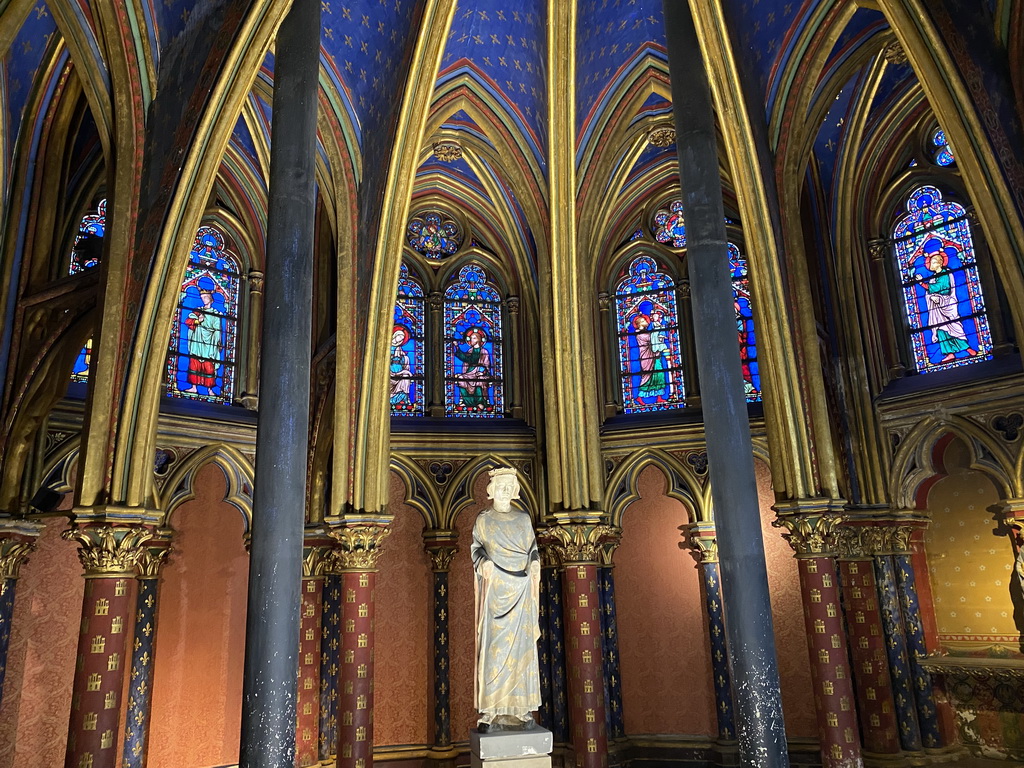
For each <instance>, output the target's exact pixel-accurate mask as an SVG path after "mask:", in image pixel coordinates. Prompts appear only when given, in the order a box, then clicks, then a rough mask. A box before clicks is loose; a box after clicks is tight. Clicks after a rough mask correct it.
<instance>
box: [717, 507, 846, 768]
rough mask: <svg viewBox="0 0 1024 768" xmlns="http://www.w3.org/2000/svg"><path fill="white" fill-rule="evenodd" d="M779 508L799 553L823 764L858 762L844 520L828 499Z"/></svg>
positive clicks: (837, 766) (838, 767)
mask: <svg viewBox="0 0 1024 768" xmlns="http://www.w3.org/2000/svg"><path fill="white" fill-rule="evenodd" d="M777 508H778V509H779V518H778V520H777V521H776V522H775V525H776V526H779V527H784V528H785V529H786V531H787V532H786V533H785V534H783V535H784V536H785V538H786V539H787V540H788V541H789V544H790V546H792V547H793V550H794V552H795V553H796V558H797V565H798V567H799V571H800V593H801V597H802V598H803V605H804V622H805V625H806V627H807V645H808V650H809V651H810V656H811V682H812V684H813V686H814V704H815V707H814V709H815V714H816V715H817V719H818V742H819V745H820V748H821V760H822V766H823V768H851V766H860V765H862V764H863V762H862V760H861V754H860V735H859V733H858V726H857V709H856V707H855V705H854V693H853V680H852V679H851V676H850V669H849V665H848V663H847V659H848V657H849V656H848V651H847V646H846V630H845V628H844V627H843V616H842V611H841V610H840V601H839V583H838V577H837V570H836V560H835V551H834V538H833V530H834V529H835V527H836V525H838V523H839V520H840V518H839V515H837V514H834V513H832V512H830V511H829V509H830V502H829V500H822V499H808V500H802V501H800V502H794V503H792V506H787V507H783V506H782V505H779V507H777ZM790 509H793V510H794V511H793V512H790V511H789V510H790ZM784 510H785V511H784ZM726 599H728V595H727V596H726Z"/></svg>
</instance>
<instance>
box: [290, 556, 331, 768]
mask: <svg viewBox="0 0 1024 768" xmlns="http://www.w3.org/2000/svg"><path fill="white" fill-rule="evenodd" d="M325 547H326V544H325V545H324V546H318V544H317V542H307V544H306V547H305V552H304V553H303V560H302V593H301V599H302V607H301V608H300V610H299V616H300V622H301V623H300V625H299V700H298V716H297V718H296V726H295V765H296V766H299V767H300V768H302V766H308V765H318V764H319V762H320V758H319V740H320V733H319V731H320V634H321V623H322V616H323V594H324V573H325V569H324V566H325V554H326V551H327V550H326V548H325Z"/></svg>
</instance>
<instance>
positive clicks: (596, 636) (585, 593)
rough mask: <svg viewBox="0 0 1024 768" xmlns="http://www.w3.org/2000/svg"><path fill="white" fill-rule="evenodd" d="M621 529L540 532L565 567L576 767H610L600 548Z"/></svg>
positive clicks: (567, 527) (585, 526) (570, 527)
mask: <svg viewBox="0 0 1024 768" xmlns="http://www.w3.org/2000/svg"><path fill="white" fill-rule="evenodd" d="M617 536H618V531H617V529H614V528H612V527H611V526H608V525H601V524H595V523H563V524H559V525H554V526H551V527H550V528H547V529H545V530H544V531H542V532H541V534H540V538H541V539H542V540H543V541H544V542H545V543H548V544H550V545H551V547H552V548H553V550H554V552H555V554H556V557H557V558H558V561H559V563H560V565H561V567H562V597H563V606H564V620H565V643H566V650H565V656H566V669H567V671H568V675H569V724H570V741H571V742H572V748H573V752H575V760H576V765H577V766H578V768H607V765H608V730H607V725H606V715H605V708H606V706H607V704H606V702H605V695H604V673H603V670H602V667H603V664H602V661H603V660H602V651H603V649H602V644H601V614H600V610H601V592H600V589H599V586H598V584H599V570H600V562H601V547H602V545H603V544H604V542H605V541H609V540H613V539H616V538H617Z"/></svg>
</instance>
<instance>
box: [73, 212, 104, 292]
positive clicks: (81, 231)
mask: <svg viewBox="0 0 1024 768" xmlns="http://www.w3.org/2000/svg"><path fill="white" fill-rule="evenodd" d="M106 227H107V201H106V200H100V202H99V204H98V205H97V206H96V212H95V213H87V214H86V215H85V216H83V217H82V221H81V222H80V223H79V224H78V234H77V235H75V243H74V245H73V246H71V264H70V266H69V267H68V274H72V275H77V274H78V273H79V272H84V271H85V270H87V269H92V268H93V267H96V266H99V263H100V251H101V250H102V245H101V244H100V241H102V239H103V233H104V231H105V230H106Z"/></svg>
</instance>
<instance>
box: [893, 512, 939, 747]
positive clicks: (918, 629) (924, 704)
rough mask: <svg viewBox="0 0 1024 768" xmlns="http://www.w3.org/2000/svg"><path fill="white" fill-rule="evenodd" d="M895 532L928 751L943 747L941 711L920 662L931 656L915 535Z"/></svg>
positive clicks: (910, 654) (919, 710) (904, 529)
mask: <svg viewBox="0 0 1024 768" xmlns="http://www.w3.org/2000/svg"><path fill="white" fill-rule="evenodd" d="M891 530H892V533H891V535H892V543H893V546H892V549H893V567H894V570H895V572H896V591H897V594H898V596H899V603H900V609H901V610H902V613H903V628H904V631H905V633H906V637H907V655H908V657H909V661H910V677H911V680H912V683H913V688H914V703H915V706H916V709H917V722H918V725H919V726H920V728H921V743H922V744H923V745H924V746H925V747H926V748H928V749H938V748H939V747H941V746H943V745H942V733H941V732H940V730H939V718H938V711H937V709H936V706H935V694H934V693H933V690H932V678H931V675H929V674H928V672H926V671H925V670H924V668H923V667H922V666H921V659H923V658H924V657H925V656H927V655H928V648H927V645H926V644H925V639H924V626H923V625H922V623H921V602H920V600H919V599H918V596H917V579H916V578H915V575H914V563H913V560H912V559H911V556H912V554H913V553H912V551H911V546H912V545H911V543H910V541H911V537H912V535H913V533H914V531H915V528H914V527H911V526H895V527H894V528H892V529H891Z"/></svg>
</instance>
